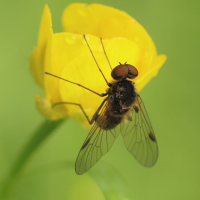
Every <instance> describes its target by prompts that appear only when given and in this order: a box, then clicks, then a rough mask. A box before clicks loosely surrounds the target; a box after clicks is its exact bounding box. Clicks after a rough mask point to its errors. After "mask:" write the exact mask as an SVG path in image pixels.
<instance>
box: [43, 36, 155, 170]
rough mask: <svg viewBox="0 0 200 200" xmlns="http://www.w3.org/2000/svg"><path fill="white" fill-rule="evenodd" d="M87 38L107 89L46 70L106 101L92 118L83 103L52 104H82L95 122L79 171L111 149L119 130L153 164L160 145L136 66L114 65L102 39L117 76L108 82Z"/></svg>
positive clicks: (134, 151) (143, 161)
mask: <svg viewBox="0 0 200 200" xmlns="http://www.w3.org/2000/svg"><path fill="white" fill-rule="evenodd" d="M84 39H85V41H86V43H87V46H88V48H89V50H90V52H91V54H92V56H93V58H94V61H95V62H96V65H97V67H98V69H99V71H100V72H101V74H102V76H103V78H104V79H105V81H106V83H107V85H108V89H107V92H106V93H103V94H99V93H97V92H95V91H93V90H90V89H89V88H86V87H84V86H83V85H80V84H78V83H74V82H71V81H69V80H66V79H63V78H61V77H58V76H56V75H53V74H50V73H48V72H45V73H46V74H48V75H51V76H54V77H57V78H59V79H62V80H64V81H67V82H70V83H72V84H76V85H78V86H80V87H82V88H84V89H86V90H89V91H91V92H93V93H95V94H97V95H99V96H100V97H104V100H103V102H102V103H101V105H100V106H99V108H98V109H97V111H96V112H95V114H94V115H93V117H92V119H91V120H89V118H88V116H87V114H86V113H85V111H84V109H83V107H82V106H81V105H80V104H77V103H73V102H59V103H56V104H54V105H53V106H56V105H59V104H72V105H76V106H79V107H80V109H81V110H82V111H83V113H84V115H85V117H86V118H87V120H88V122H89V123H90V124H93V123H94V125H93V126H92V129H91V130H90V132H89V134H88V136H87V138H86V140H85V142H84V143H83V145H82V147H81V149H80V152H79V154H78V157H77V160H76V166H75V170H76V173H77V174H83V173H85V172H86V171H88V170H89V169H90V168H91V167H93V166H94V165H95V164H96V163H97V162H98V161H99V160H100V158H101V157H102V156H103V155H104V154H106V153H107V152H108V151H109V150H110V148H111V147H112V145H113V143H114V141H115V139H116V138H117V136H118V135H119V133H121V134H122V137H123V139H124V144H125V146H126V148H127V149H128V151H129V152H130V153H131V154H132V155H133V156H134V157H135V158H136V160H137V161H138V162H139V163H140V164H142V165H143V166H145V167H152V166H153V165H154V164H155V163H156V161H157V158H158V146H157V141H156V137H155V135H154V132H153V128H152V125H151V122H150V120H149V117H148V114H147V111H146V109H145V106H144V104H143V101H142V99H141V97H140V96H139V94H137V92H136V88H135V83H134V82H133V81H131V80H130V79H134V78H135V77H137V76H138V71H137V69H136V68H135V67H134V66H132V65H130V64H127V63H124V64H121V63H119V65H118V66H116V67H115V68H114V69H112V67H111V64H110V62H109V59H108V57H107V54H106V51H105V48H104V45H103V41H102V39H100V41H101V44H102V48H103V51H104V54H105V56H106V59H107V61H108V63H109V65H110V68H111V76H112V78H113V79H114V80H115V81H113V82H112V83H108V81H107V80H106V78H105V76H104V74H103V72H102V71H101V68H100V67H99V65H98V63H97V61H96V59H95V57H94V55H93V53H92V50H91V48H90V46H89V44H88V42H87V40H86V37H85V35H84Z"/></svg>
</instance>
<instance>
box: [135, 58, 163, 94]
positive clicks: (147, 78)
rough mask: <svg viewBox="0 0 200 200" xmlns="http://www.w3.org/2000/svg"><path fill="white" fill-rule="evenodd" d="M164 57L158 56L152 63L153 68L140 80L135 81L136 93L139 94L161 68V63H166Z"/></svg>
mask: <svg viewBox="0 0 200 200" xmlns="http://www.w3.org/2000/svg"><path fill="white" fill-rule="evenodd" d="M166 59H167V57H166V55H159V56H157V57H156V59H155V60H154V62H153V66H154V67H153V68H152V70H151V71H148V72H147V73H146V74H145V75H144V76H143V77H142V78H141V79H138V80H137V81H135V84H136V88H137V91H138V92H139V91H140V90H142V88H143V87H144V86H145V85H146V84H147V83H148V82H149V81H150V80H151V79H152V78H153V77H154V76H156V75H157V73H158V70H159V69H160V68H161V67H162V65H163V63H164V62H165V61H166Z"/></svg>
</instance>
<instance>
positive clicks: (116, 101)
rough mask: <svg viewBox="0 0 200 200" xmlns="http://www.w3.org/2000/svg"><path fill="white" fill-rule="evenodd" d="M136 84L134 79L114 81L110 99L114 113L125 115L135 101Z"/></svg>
mask: <svg viewBox="0 0 200 200" xmlns="http://www.w3.org/2000/svg"><path fill="white" fill-rule="evenodd" d="M136 95H137V93H136V91H135V86H134V83H133V82H132V81H129V80H126V79H122V80H120V81H117V82H114V83H113V84H112V86H111V88H110V90H109V97H108V101H109V103H110V105H111V112H112V114H114V115H124V114H126V112H128V111H129V109H130V108H131V107H132V105H133V104H134V102H135V99H136Z"/></svg>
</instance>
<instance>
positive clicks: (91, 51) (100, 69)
mask: <svg viewBox="0 0 200 200" xmlns="http://www.w3.org/2000/svg"><path fill="white" fill-rule="evenodd" d="M83 37H84V39H85V41H86V44H87V46H88V48H89V50H90V52H91V54H92V57H93V58H94V61H95V63H96V65H97V67H98V69H99V71H100V72H101V74H102V76H103V78H104V79H105V81H106V83H107V85H108V86H110V83H108V81H107V79H106V77H105V76H104V74H103V72H102V70H101V68H100V67H99V65H98V63H97V61H96V59H95V57H94V54H93V53H92V50H91V48H90V46H89V44H88V42H87V40H86V37H85V35H83Z"/></svg>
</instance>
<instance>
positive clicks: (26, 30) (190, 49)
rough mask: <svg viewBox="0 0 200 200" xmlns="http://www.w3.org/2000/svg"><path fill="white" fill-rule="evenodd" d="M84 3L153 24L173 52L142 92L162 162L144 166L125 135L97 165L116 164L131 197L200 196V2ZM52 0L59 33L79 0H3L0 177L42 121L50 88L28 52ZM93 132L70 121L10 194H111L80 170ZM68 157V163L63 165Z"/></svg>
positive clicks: (23, 199)
mask: <svg viewBox="0 0 200 200" xmlns="http://www.w3.org/2000/svg"><path fill="white" fill-rule="evenodd" d="M79 2H80V3H81V2H83V3H88V4H90V3H101V4H105V5H108V6H112V7H115V8H118V9H120V10H124V11H125V12H127V13H128V14H130V15H131V16H132V17H134V18H135V19H136V20H137V21H138V22H139V23H140V24H142V26H143V27H144V28H145V29H146V30H147V32H148V33H149V34H150V36H151V37H152V39H153V41H154V43H155V45H156V47H157V51H158V54H166V55H167V57H168V59H167V62H166V63H165V64H164V66H163V67H162V68H161V70H160V71H159V74H158V76H156V77H155V78H153V79H152V80H151V81H150V83H149V84H148V85H147V86H146V87H145V88H144V89H143V90H142V91H141V92H140V94H141V96H142V98H143V101H144V102H145V105H146V107H147V110H148V113H149V115H150V118H151V122H152V124H153V127H154V131H155V133H156V136H157V140H158V145H159V159H158V162H157V164H156V165H155V166H154V167H153V168H150V169H147V168H144V167H142V166H141V165H140V164H138V163H137V161H136V160H135V159H134V158H132V156H131V154H130V153H128V151H127V150H126V149H125V147H124V144H123V141H122V137H119V138H118V139H117V140H116V142H115V144H114V146H113V147H112V149H111V151H110V152H109V153H108V154H106V155H105V156H104V157H103V158H102V159H101V161H100V162H98V164H97V165H96V166H95V167H96V168H101V167H104V166H106V165H109V164H110V165H111V166H114V167H113V169H114V168H115V169H116V170H117V171H118V172H117V173H118V174H119V175H120V176H121V177H122V178H123V179H124V181H125V182H126V183H127V190H129V192H130V199H133V200H134V199H139V200H146V199H149V200H160V199H162V200H168V199H181V200H186V199H193V200H196V199H200V189H199V186H200V167H199V166H200V145H199V142H200V134H199V133H200V131H199V119H200V117H199V113H200V106H199V101H200V93H199V85H200V81H199V74H200V62H199V52H200V50H199V49H200V26H199V21H200V12H199V10H200V1H197V0H191V1H188V0H182V1H181V0H168V1H164V0H143V1H139V0H123V1H120V0H117V1H116V0H99V1H95V2H94V1H90V0H87V1H81V0H80V1H79ZM46 3H47V4H48V5H49V8H50V10H51V13H52V21H53V30H54V32H61V31H62V25H61V16H62V12H63V10H64V9H65V7H66V6H68V5H69V4H70V3H74V1H70V0H65V1H64V0H45V1H44V0H34V1H30V0H29V1H27V0H18V1H14V0H10V1H4V0H0V28H1V31H0V41H1V42H0V44H1V45H0V92H1V98H0V108H1V112H0V113H1V115H0V124H1V125H0V181H2V180H4V178H5V177H6V174H7V173H8V171H9V169H10V167H11V165H13V162H14V161H15V159H16V157H17V155H18V154H19V152H20V151H21V149H23V146H24V144H25V143H26V142H27V140H28V139H29V138H30V137H31V136H32V135H33V133H34V131H35V130H36V129H37V127H38V126H39V125H40V124H41V123H42V122H43V121H44V118H43V117H42V116H41V115H40V114H39V113H38V111H37V110H36V107H35V94H39V95H40V96H44V93H43V91H42V90H41V89H40V88H39V87H38V86H37V85H36V84H35V83H34V80H33V79H32V77H31V75H30V72H29V54H30V52H31V51H32V49H33V47H34V46H36V44H37V37H38V32H39V26H40V20H41V16H42V13H43V9H44V5H45V4H46ZM119 28H120V27H119ZM87 133H88V130H86V129H84V128H83V127H82V126H81V125H80V124H79V123H77V122H75V121H73V120H71V119H69V120H68V121H66V122H65V123H64V124H63V125H62V126H61V127H60V128H59V129H58V130H57V131H55V133H54V134H53V135H52V136H51V137H50V138H48V140H47V141H45V143H44V144H43V145H42V146H41V147H40V148H39V149H38V151H37V152H36V153H35V154H34V157H33V158H32V160H31V161H30V162H29V163H28V165H27V166H26V168H25V170H24V172H23V174H22V176H21V177H20V178H19V180H18V181H16V182H15V183H14V185H13V188H12V192H11V193H12V195H11V197H10V199H13V200H18V199H20V200H29V199H30V200H32V199H37V200H46V199H48V200H51V199H52V200H53V199H60V200H61V199H62V200H64V199H70V200H74V199H75V200H76V199H82V200H85V199H87V200H94V199H95V200H101V199H105V197H104V196H103V193H102V191H101V189H100V188H99V186H98V185H97V182H96V180H94V179H93V178H91V176H89V175H88V174H87V173H86V174H85V175H83V176H77V175H76V174H75V171H74V166H73V165H74V163H75V159H76V156H77V154H78V152H79V149H80V147H81V145H82V143H83V141H84V139H85V137H86V135H87ZM66 161H70V165H69V166H65V165H63V164H62V163H63V162H66ZM106 163H108V164H106ZM95 167H94V168H95ZM94 168H93V169H92V170H94V172H95V169H94ZM92 170H91V171H92ZM107 178H109V177H107ZM110 179H111V180H110V181H111V182H112V181H114V180H113V179H112V178H111V177H110ZM124 187H126V186H124ZM115 199H117V198H115Z"/></svg>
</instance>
